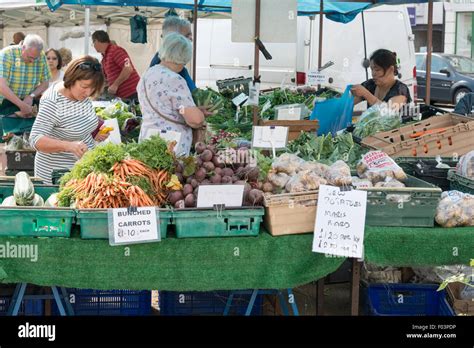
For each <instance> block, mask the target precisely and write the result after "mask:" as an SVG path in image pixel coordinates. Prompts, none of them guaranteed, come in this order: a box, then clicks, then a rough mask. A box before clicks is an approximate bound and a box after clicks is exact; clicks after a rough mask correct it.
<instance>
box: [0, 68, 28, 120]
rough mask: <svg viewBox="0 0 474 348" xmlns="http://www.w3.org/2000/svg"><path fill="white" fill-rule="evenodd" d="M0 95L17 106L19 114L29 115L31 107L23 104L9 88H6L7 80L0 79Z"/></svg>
mask: <svg viewBox="0 0 474 348" xmlns="http://www.w3.org/2000/svg"><path fill="white" fill-rule="evenodd" d="M0 94H1V95H2V96H4V97H5V98H6V99H8V100H9V101H11V102H12V103H13V104H15V105H16V106H18V107H19V108H20V110H21V112H23V113H31V111H32V109H31V105H27V104H26V103H25V102H23V100H21V99H20V98H18V97H17V96H16V94H15V93H13V91H12V90H11V89H10V87H8V83H7V80H6V79H5V78H3V77H0Z"/></svg>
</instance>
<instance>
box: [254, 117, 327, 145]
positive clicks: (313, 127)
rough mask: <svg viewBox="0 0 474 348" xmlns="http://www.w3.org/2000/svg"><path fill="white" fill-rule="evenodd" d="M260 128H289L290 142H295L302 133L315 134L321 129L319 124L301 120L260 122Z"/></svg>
mask: <svg viewBox="0 0 474 348" xmlns="http://www.w3.org/2000/svg"><path fill="white" fill-rule="evenodd" d="M258 125H259V126H276V127H288V128H289V129H288V141H291V140H295V139H296V138H298V137H299V136H300V134H301V132H310V133H315V132H316V131H317V130H318V129H319V122H318V121H317V120H315V121H309V120H300V121H277V120H275V121H270V120H260V121H259V122H258Z"/></svg>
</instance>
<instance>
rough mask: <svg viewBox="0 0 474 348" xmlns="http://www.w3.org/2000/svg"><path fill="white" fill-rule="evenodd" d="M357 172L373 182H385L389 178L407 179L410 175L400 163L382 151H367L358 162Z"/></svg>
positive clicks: (361, 176)
mask: <svg viewBox="0 0 474 348" xmlns="http://www.w3.org/2000/svg"><path fill="white" fill-rule="evenodd" d="M356 169H357V174H358V175H359V177H360V178H362V179H369V180H370V181H371V182H372V184H374V185H375V184H377V183H378V182H385V181H386V180H387V178H393V179H396V180H398V181H401V182H403V181H405V180H406V179H407V178H408V177H407V175H406V173H405V172H404V171H403V169H402V168H400V166H399V165H398V164H396V163H395V162H394V160H393V159H391V158H390V157H389V156H388V155H387V154H386V153H384V152H382V151H370V152H368V153H366V154H365V155H364V156H363V157H362V159H361V160H360V162H359V163H358V164H357V167H356Z"/></svg>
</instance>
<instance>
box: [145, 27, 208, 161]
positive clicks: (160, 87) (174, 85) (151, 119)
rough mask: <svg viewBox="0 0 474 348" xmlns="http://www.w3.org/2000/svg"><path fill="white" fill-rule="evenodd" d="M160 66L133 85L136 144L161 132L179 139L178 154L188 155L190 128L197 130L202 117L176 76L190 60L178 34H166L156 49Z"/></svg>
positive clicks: (188, 46) (187, 46)
mask: <svg viewBox="0 0 474 348" xmlns="http://www.w3.org/2000/svg"><path fill="white" fill-rule="evenodd" d="M160 52H161V59H162V60H161V63H160V64H158V65H155V66H153V67H151V68H149V69H148V70H147V71H146V72H145V74H144V75H143V76H142V78H141V79H140V82H139V83H138V86H137V93H138V99H139V101H140V106H141V108H142V114H143V124H142V127H141V131H140V138H139V141H143V140H145V139H148V138H149V137H150V136H152V135H155V134H158V133H160V132H162V131H168V132H170V131H173V132H175V133H176V134H177V136H178V137H179V139H180V140H179V143H178V147H177V153H178V154H185V155H187V154H189V151H190V150H191V145H192V139H193V134H192V128H201V127H202V126H203V124H204V118H205V114H204V112H203V111H201V109H200V108H198V107H196V104H195V103H194V101H193V97H192V95H191V92H190V91H189V88H188V87H187V85H186V80H185V79H184V78H183V77H181V76H180V75H179V72H180V71H182V70H183V68H184V66H185V65H186V64H187V63H188V62H189V61H190V60H191V58H192V45H191V41H189V40H188V39H186V38H185V37H184V36H182V35H181V34H178V33H170V34H168V35H166V37H165V38H164V40H163V44H162V46H161V48H160Z"/></svg>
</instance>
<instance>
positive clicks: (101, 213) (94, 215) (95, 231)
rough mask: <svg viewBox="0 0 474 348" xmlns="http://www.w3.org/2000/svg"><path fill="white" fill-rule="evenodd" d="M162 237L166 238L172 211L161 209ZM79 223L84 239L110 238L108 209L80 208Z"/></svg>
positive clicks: (77, 215)
mask: <svg viewBox="0 0 474 348" xmlns="http://www.w3.org/2000/svg"><path fill="white" fill-rule="evenodd" d="M159 212H160V215H159V224H160V233H161V239H164V238H166V235H167V233H168V226H169V225H170V224H171V217H172V214H171V211H169V210H161V209H160V210H159ZM76 218H77V224H78V225H80V228H81V238H82V239H109V220H108V215H107V209H79V210H77V213H76Z"/></svg>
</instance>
